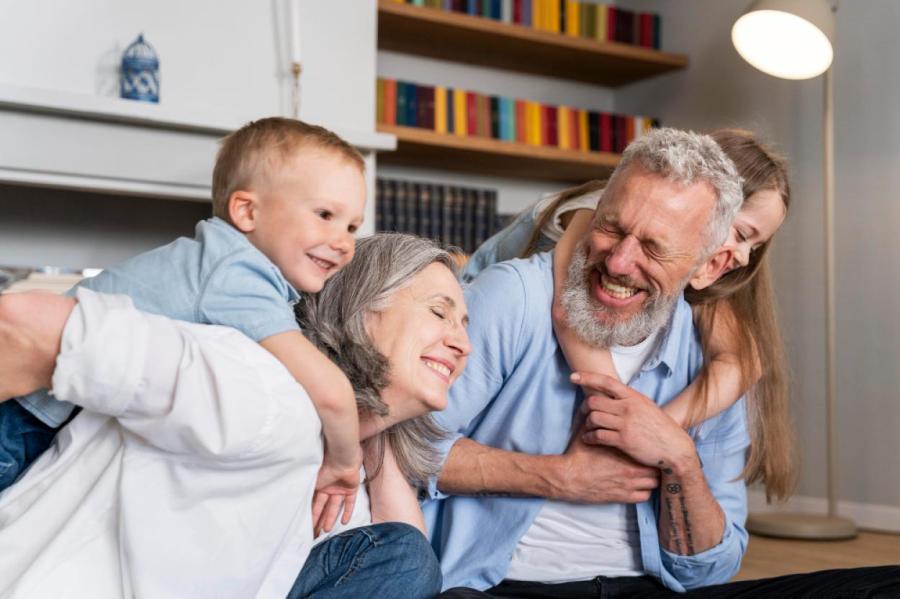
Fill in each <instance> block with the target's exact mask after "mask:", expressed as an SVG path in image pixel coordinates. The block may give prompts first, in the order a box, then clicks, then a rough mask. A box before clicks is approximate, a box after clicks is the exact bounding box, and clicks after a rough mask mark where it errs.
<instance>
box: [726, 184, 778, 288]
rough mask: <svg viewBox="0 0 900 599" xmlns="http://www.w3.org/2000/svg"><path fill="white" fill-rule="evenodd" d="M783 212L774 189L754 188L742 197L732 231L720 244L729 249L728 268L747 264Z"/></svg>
mask: <svg viewBox="0 0 900 599" xmlns="http://www.w3.org/2000/svg"><path fill="white" fill-rule="evenodd" d="M785 215H786V211H785V208H784V202H783V201H782V200H781V194H780V193H778V192H777V191H776V190H774V189H766V190H763V191H757V192H756V193H754V194H753V195H751V196H750V197H749V198H747V199H746V200H744V204H743V206H741V211H740V212H738V215H737V216H736V217H735V218H734V223H733V224H732V225H731V233H729V235H728V239H727V240H726V241H725V243H724V244H723V245H722V247H723V248H725V249H729V250H731V252H732V256H733V257H732V259H731V264H730V265H729V266H728V272H730V271H732V270H734V269H736V268H741V267H744V266H747V264H749V263H750V254H751V253H752V252H754V251H755V250H757V249H759V248H760V247H761V246H762V245H763V244H764V243H765V242H767V241H768V240H770V239H772V236H773V235H775V233H776V232H777V231H778V228H779V227H781V223H783V222H784V217H785Z"/></svg>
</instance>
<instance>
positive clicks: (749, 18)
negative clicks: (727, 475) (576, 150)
mask: <svg viewBox="0 0 900 599" xmlns="http://www.w3.org/2000/svg"><path fill="white" fill-rule="evenodd" d="M834 10H835V9H833V8H832V6H831V3H830V2H829V1H828V0H757V1H756V2H754V3H753V4H751V5H750V8H748V9H747V11H746V12H745V13H744V14H743V15H742V16H741V17H740V18H739V19H738V20H737V21H735V23H734V27H733V28H732V29H731V40H732V42H733V43H734V47H735V48H736V49H737V51H738V53H739V54H740V55H741V57H742V58H743V59H744V60H746V61H747V62H749V63H750V64H751V65H753V66H754V67H756V68H757V69H759V70H760V71H762V72H764V73H766V74H769V75H772V76H774V77H780V78H782V79H810V78H812V77H817V76H819V75H821V74H823V73H824V88H825V105H824V119H823V120H824V123H823V128H824V140H825V144H824V145H825V152H824V163H823V171H824V177H825V180H824V186H825V189H824V191H825V206H824V207H825V288H826V289H825V324H826V341H825V354H826V360H827V362H826V368H825V372H826V374H827V380H826V392H825V402H826V414H825V422H826V426H825V428H826V434H827V438H826V444H825V446H826V463H827V477H826V478H827V486H828V514H827V515H824V516H818V515H810V514H794V513H774V514H756V515H752V514H751V516H750V518H749V519H748V521H747V528H748V529H749V530H750V532H754V533H757V534H762V535H768V536H776V537H787V538H797V539H823V540H824V539H849V538H853V537H855V536H856V525H855V524H854V523H853V522H852V521H851V520H848V519H846V518H841V517H838V515H837V461H836V459H835V447H836V437H837V434H836V422H835V418H834V404H835V387H836V364H835V313H834V115H833V112H832V104H833V102H832V100H833V94H834V91H833V82H832V78H831V68H830V67H831V61H832V58H833V56H834V51H833V49H832V43H833V40H834Z"/></svg>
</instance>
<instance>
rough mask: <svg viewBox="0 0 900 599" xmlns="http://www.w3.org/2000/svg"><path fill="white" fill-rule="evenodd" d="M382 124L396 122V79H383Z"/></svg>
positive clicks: (394, 123) (393, 123)
mask: <svg viewBox="0 0 900 599" xmlns="http://www.w3.org/2000/svg"><path fill="white" fill-rule="evenodd" d="M384 124H385V125H396V124H397V80H396V79H385V80H384Z"/></svg>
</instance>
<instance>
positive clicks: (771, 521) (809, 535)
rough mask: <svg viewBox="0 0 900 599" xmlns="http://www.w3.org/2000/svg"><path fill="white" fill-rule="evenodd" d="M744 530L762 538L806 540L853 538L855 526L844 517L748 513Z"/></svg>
mask: <svg viewBox="0 0 900 599" xmlns="http://www.w3.org/2000/svg"><path fill="white" fill-rule="evenodd" d="M747 530H749V531H750V532H752V533H753V534H757V535H763V536H766V537H779V538H782V539H807V540H810V541H837V540H841V539H853V538H856V535H857V530H856V524H854V522H853V521H852V520H849V519H847V518H840V517H838V516H817V515H814V514H796V513H790V512H785V513H773V514H751V515H750V517H749V518H748V519H747Z"/></svg>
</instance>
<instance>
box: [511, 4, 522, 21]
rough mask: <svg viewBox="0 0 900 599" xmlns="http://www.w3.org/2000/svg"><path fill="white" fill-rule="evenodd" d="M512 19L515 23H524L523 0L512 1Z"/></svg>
mask: <svg viewBox="0 0 900 599" xmlns="http://www.w3.org/2000/svg"><path fill="white" fill-rule="evenodd" d="M512 13H513V14H512V20H513V23H518V24H520V25H521V24H522V0H513V3H512Z"/></svg>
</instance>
